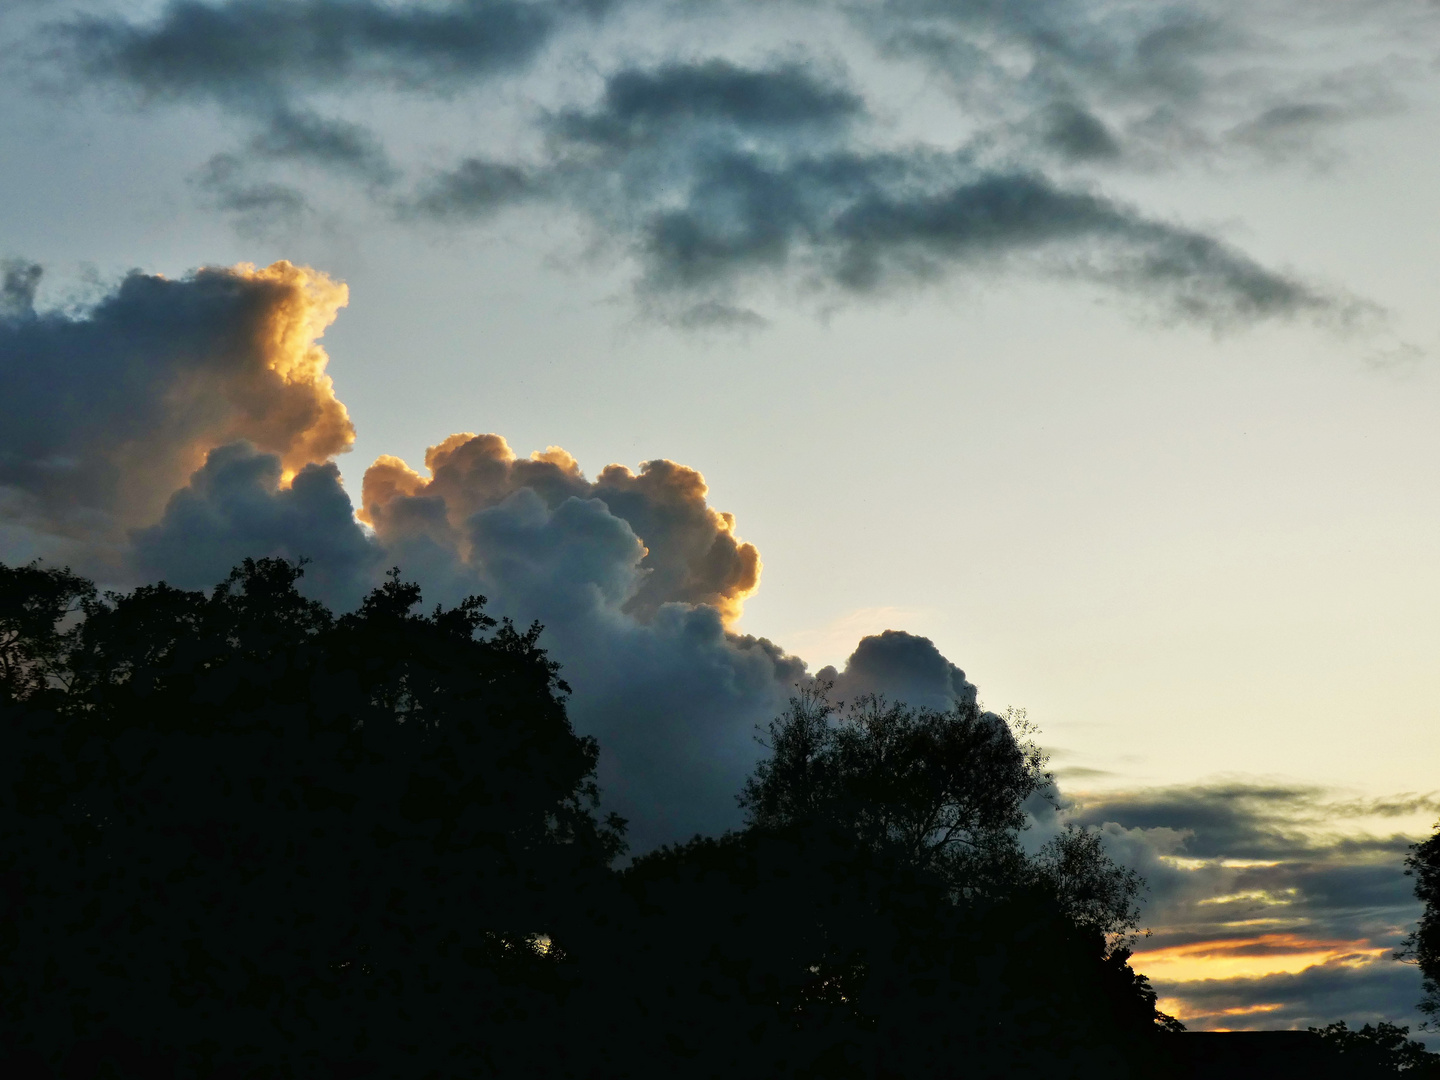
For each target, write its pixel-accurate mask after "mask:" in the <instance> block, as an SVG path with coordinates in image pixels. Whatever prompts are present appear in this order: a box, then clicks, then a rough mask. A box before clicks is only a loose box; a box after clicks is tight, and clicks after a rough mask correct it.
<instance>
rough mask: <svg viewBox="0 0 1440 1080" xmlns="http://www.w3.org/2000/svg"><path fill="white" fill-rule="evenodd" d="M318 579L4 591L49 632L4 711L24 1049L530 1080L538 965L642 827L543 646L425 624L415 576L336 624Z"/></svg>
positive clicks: (9, 611) (9, 927)
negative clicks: (504, 1071) (574, 903)
mask: <svg viewBox="0 0 1440 1080" xmlns="http://www.w3.org/2000/svg"><path fill="white" fill-rule="evenodd" d="M41 573H42V575H43V572H41ZM299 574H300V570H299V568H298V567H294V566H291V565H289V564H286V563H284V562H281V561H278V560H265V561H261V562H248V561H247V562H246V563H245V564H244V565H243V566H242V567H241V568H239V569H237V570H236V571H235V572H234V573H233V574H231V576H230V578H229V579H228V580H227V581H226V582H225V583H223V584H222V585H221V586H219V587H218V588H216V589H215V590H214V591H213V592H212V593H211V594H210V595H208V596H207V595H205V594H202V593H195V592H185V591H182V590H178V589H174V588H171V587H169V586H167V585H164V584H160V585H153V586H146V587H144V588H140V589H137V590H135V591H134V592H133V593H130V594H127V595H108V596H106V597H104V598H97V597H96V596H95V595H94V593H93V590H89V589H87V588H86V587H84V586H82V585H78V584H77V583H76V581H75V579H72V578H69V577H68V576H65V575H64V574H63V573H61V574H53V573H52V574H50V575H49V576H48V577H44V576H42V577H36V571H34V569H33V568H24V569H21V570H18V571H16V570H9V569H5V570H3V571H0V580H3V581H4V592H3V595H5V596H6V598H7V608H6V612H5V617H6V618H7V619H8V620H9V621H8V622H7V623H6V624H5V625H6V626H10V625H20V623H19V621H18V617H17V616H16V615H14V614H13V612H14V611H15V610H16V609H17V608H18V610H19V611H20V612H21V613H22V614H23V615H24V616H25V617H26V618H28V619H30V622H29V623H27V624H24V625H23V626H21V629H20V631H19V636H18V637H17V638H15V639H14V640H12V641H11V644H10V646H9V648H10V649H11V651H12V653H13V654H14V655H18V656H19V657H20V658H21V659H20V662H19V663H12V664H11V665H10V667H9V668H8V669H7V670H9V671H12V672H15V671H18V672H19V673H20V674H19V676H18V677H12V678H10V679H9V681H8V682H7V684H6V694H5V697H4V699H3V701H0V709H3V713H0V724H3V726H0V734H3V739H4V747H3V754H0V759H3V764H0V768H3V769H4V775H3V778H0V779H3V783H0V800H3V801H0V841H3V848H0V860H3V861H0V873H3V875H4V881H5V894H4V895H5V901H6V912H5V919H4V926H5V931H4V935H3V938H0V1007H3V1010H4V1016H5V1028H4V1035H5V1037H6V1039H7V1040H8V1041H9V1042H10V1044H11V1045H10V1046H9V1048H8V1049H9V1050H10V1051H11V1053H12V1054H16V1055H21V1056H24V1055H29V1057H30V1058H33V1059H36V1060H37V1061H38V1062H41V1063H45V1064H49V1065H59V1064H61V1062H62V1060H64V1059H67V1058H68V1059H69V1060H71V1061H72V1063H73V1061H74V1060H75V1058H76V1055H80V1056H81V1057H83V1055H84V1054H86V1053H91V1052H98V1051H96V1050H95V1048H96V1047H101V1048H105V1047H109V1049H107V1050H105V1053H106V1054H108V1055H110V1056H112V1057H113V1056H115V1055H116V1054H120V1056H121V1057H123V1056H124V1054H122V1053H121V1049H124V1048H127V1047H128V1050H125V1052H126V1053H129V1054H130V1055H131V1056H132V1057H134V1058H135V1060H137V1061H142V1060H147V1059H146V1057H145V1055H147V1054H148V1055H152V1056H153V1055H160V1056H161V1057H163V1058H164V1059H165V1060H166V1061H168V1062H169V1063H170V1065H169V1068H171V1069H175V1068H178V1069H179V1070H180V1071H181V1072H182V1074H185V1075H207V1074H210V1073H212V1072H213V1071H214V1070H216V1069H223V1068H229V1069H239V1070H241V1072H242V1073H244V1074H250V1075H262V1076H302V1075H306V1076H308V1075H315V1074H316V1073H317V1072H320V1071H324V1070H326V1069H330V1070H334V1069H342V1070H343V1069H344V1068H345V1067H346V1062H347V1061H348V1062H350V1063H352V1064H358V1063H362V1062H371V1063H374V1062H377V1061H379V1062H386V1063H393V1062H398V1061H405V1062H406V1063H407V1064H408V1068H407V1070H406V1072H407V1073H408V1074H409V1075H415V1076H421V1075H426V1074H427V1073H428V1072H429V1071H431V1070H432V1069H434V1068H436V1067H438V1066H439V1065H440V1064H441V1063H442V1062H445V1061H449V1060H455V1059H457V1058H458V1059H461V1060H465V1059H469V1060H474V1061H481V1060H483V1061H486V1062H487V1063H488V1065H489V1066H490V1067H491V1068H500V1067H502V1066H504V1065H505V1064H506V1063H507V1062H508V1063H509V1065H510V1066H511V1067H518V1065H519V1062H518V1060H517V1058H521V1057H523V1058H527V1059H528V1057H529V1056H530V1055H529V1045H532V1044H527V1040H534V1039H539V1038H541V1037H542V1032H543V1031H544V1030H545V1029H546V1027H547V1025H548V1024H549V1023H551V1022H553V1020H554V1013H555V1008H556V1007H557V1006H556V1001H557V999H556V996H555V995H556V993H557V992H558V990H557V986H558V982H559V980H561V979H562V976H563V970H562V969H563V964H562V963H561V961H560V955H559V952H558V950H554V951H550V952H547V951H545V950H543V949H540V948H538V947H537V946H536V942H539V941H542V940H543V939H542V937H541V935H543V934H545V933H546V932H547V931H548V930H549V929H550V927H551V925H552V924H553V923H554V922H555V921H557V920H559V919H560V918H561V913H560V912H559V911H558V910H557V906H558V903H559V899H558V898H560V897H563V896H567V895H571V894H573V893H575V891H576V889H577V887H578V886H579V884H580V882H581V881H583V879H584V878H585V877H586V876H587V875H588V876H591V877H593V876H596V875H601V874H604V873H605V872H606V865H607V863H608V862H609V861H610V859H611V858H612V856H613V855H614V854H615V853H616V852H617V851H618V849H619V846H620V833H619V830H618V823H616V822H613V821H612V822H610V823H608V824H606V823H601V822H598V821H597V820H596V819H595V817H594V813H593V808H594V806H595V803H596V799H597V790H596V787H595V781H594V769H595V763H596V758H597V755H598V748H597V747H596V746H595V744H594V742H593V741H592V740H587V739H582V738H578V737H577V736H575V734H574V733H573V731H572V730H571V729H570V726H569V722H568V720H567V718H566V714H565V706H564V701H563V690H562V684H561V683H560V681H559V679H558V675H557V670H556V666H555V664H554V663H552V662H551V661H549V660H548V659H547V658H546V656H545V654H544V652H543V651H542V650H541V649H540V648H539V647H538V644H537V638H538V634H539V628H538V627H532V628H531V629H530V630H529V631H526V632H520V631H518V630H516V629H515V628H514V627H513V626H510V625H509V624H508V623H507V624H503V625H501V626H499V628H498V629H496V627H495V623H494V621H493V620H491V619H489V618H488V617H487V616H485V615H484V613H483V600H481V599H479V598H476V599H473V600H470V601H467V602H466V603H464V604H462V605H461V606H459V607H457V608H453V609H449V610H442V609H436V610H435V611H434V612H433V613H432V614H430V615H421V614H416V613H415V611H414V609H415V607H416V606H417V605H418V603H419V600H420V594H419V590H418V589H417V588H416V587H415V586H413V585H409V584H406V583H403V582H402V581H400V579H399V577H398V574H396V575H393V576H392V577H391V578H390V580H388V581H387V582H386V584H385V585H384V586H383V587H382V588H380V589H378V590H376V591H375V592H373V593H372V594H371V595H370V596H369V597H368V598H367V599H366V600H365V602H364V604H363V605H362V607H361V608H360V610H359V611H357V612H356V613H354V614H352V615H347V616H344V617H342V618H340V619H335V618H333V617H332V616H331V614H330V613H329V612H328V611H326V610H325V609H324V608H323V607H321V606H320V605H318V604H315V603H313V602H311V601H308V600H305V599H304V598H303V597H302V596H301V595H300V594H299V593H298V591H297V590H296V588H295V582H296V579H297V578H298V577H299ZM17 594H21V595H28V596H29V597H31V598H32V599H29V600H27V601H24V602H21V603H19V604H18V605H17V604H16V603H15V602H14V600H13V597H14V596H16V595H17ZM76 600H78V601H79V603H80V606H81V607H82V608H83V615H84V618H83V621H81V622H79V623H78V625H77V626H75V627H72V628H70V629H63V618H64V616H65V614H66V613H67V612H69V611H71V610H72V609H73V606H74V602H75V601H76ZM47 620H48V622H47ZM489 631H493V632H490V633H488V636H487V634H486V632H489ZM42 673H43V675H44V676H45V677H43V678H42V677H41V676H42ZM317 1033H323V1036H320V1037H317ZM116 1047H120V1048H121V1049H116ZM152 1064H153V1063H152ZM72 1067H73V1066H72ZM150 1067H151V1066H143V1067H141V1066H137V1068H141V1071H142V1073H143V1072H144V1071H145V1070H146V1069H149V1068H150ZM528 1071H531V1072H533V1071H534V1070H533V1069H531V1070H528Z"/></svg>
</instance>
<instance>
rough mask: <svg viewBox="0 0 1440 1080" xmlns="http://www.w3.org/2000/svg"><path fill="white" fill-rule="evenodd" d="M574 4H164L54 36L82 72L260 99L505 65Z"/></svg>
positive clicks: (320, 0) (439, 79)
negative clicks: (63, 39)
mask: <svg viewBox="0 0 1440 1080" xmlns="http://www.w3.org/2000/svg"><path fill="white" fill-rule="evenodd" d="M597 6H598V5H597ZM583 7H584V5H582V4H580V3H576V4H573V5H567V4H557V3H546V2H544V0H533V2H532V0H459V2H456V3H450V4H445V5H437V4H429V3H408V4H407V3H399V4H392V3H381V2H378V0H229V2H219V3H204V2H200V0H172V2H171V3H169V4H168V5H167V6H166V7H165V8H164V9H163V10H162V12H161V14H160V16H159V18H158V19H156V20H154V21H153V22H148V23H135V22H131V21H128V20H126V19H124V18H123V17H109V18H102V17H89V18H84V19H81V20H78V21H76V22H74V23H71V24H70V25H69V26H67V27H66V28H65V35H66V36H67V37H68V38H69V40H70V42H71V43H72V44H73V46H74V47H75V48H76V49H77V50H78V52H79V54H80V56H81V58H82V59H83V60H84V62H85V64H86V65H87V67H88V68H89V70H91V71H92V72H93V73H95V74H97V75H103V76H109V77H113V78H118V79H121V80H124V81H125V82H128V83H130V84H132V85H133V86H135V87H137V88H138V89H140V90H141V91H143V92H145V93H146V94H149V95H154V96H164V97H186V96H193V95H203V96H210V97H215V98H219V99H222V100H226V101H230V102H241V101H245V100H246V99H253V98H259V99H261V100H263V101H267V102H268V101H270V100H271V99H272V98H273V97H274V96H275V95H276V94H277V93H279V92H281V91H287V90H291V89H299V90H304V89H310V88H315V87H325V86H342V87H345V88H351V87H353V86H354V85H355V84H357V83H374V82H382V83H386V84H389V85H392V86H399V87H403V88H407V89H421V90H436V89H440V88H443V87H447V86H453V85H455V84H457V83H460V82H463V81H466V80H471V79H475V78H479V77H483V76H487V75H490V74H493V73H495V72H499V71H505V70H512V69H514V68H516V67H518V66H521V65H523V64H525V63H526V62H527V61H529V60H530V59H531V58H533V57H534V55H535V54H536V53H537V52H538V51H539V49H540V48H541V47H542V46H543V45H544V44H545V42H546V40H547V39H548V38H549V36H550V35H551V33H552V32H553V31H554V29H555V27H556V25H557V23H558V22H559V21H560V20H561V19H563V18H564V17H565V16H566V15H568V14H571V13H577V12H579V11H580V10H582V9H583Z"/></svg>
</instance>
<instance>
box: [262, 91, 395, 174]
mask: <svg viewBox="0 0 1440 1080" xmlns="http://www.w3.org/2000/svg"><path fill="white" fill-rule="evenodd" d="M250 149H251V151H252V152H253V153H255V154H257V155H259V156H261V157H266V158H271V159H274V160H280V161H284V160H296V161H307V162H311V163H314V164H318V165H323V166H326V167H328V168H331V169H338V170H340V171H343V172H348V173H351V174H353V175H354V176H356V177H359V178H361V179H366V180H372V181H376V182H383V181H386V180H389V179H390V178H391V177H392V176H393V175H394V173H395V168H394V166H393V165H392V164H391V163H390V161H389V158H388V157H387V155H386V153H385V148H384V147H383V146H382V145H381V143H380V140H379V139H378V138H376V136H375V134H374V133H373V132H372V131H370V130H369V129H368V128H365V127H362V126H361V125H359V124H354V123H350V122H348V121H345V120H335V119H330V118H326V117H323V116H317V115H316V114H314V113H312V112H308V111H305V110H298V111H297V110H294V109H286V108H281V109H277V110H276V111H275V112H274V113H273V114H272V115H271V116H270V119H269V122H268V124H267V125H266V127H265V128H264V130H263V131H261V132H260V134H258V135H256V136H255V137H254V138H253V139H252V140H251V141H250Z"/></svg>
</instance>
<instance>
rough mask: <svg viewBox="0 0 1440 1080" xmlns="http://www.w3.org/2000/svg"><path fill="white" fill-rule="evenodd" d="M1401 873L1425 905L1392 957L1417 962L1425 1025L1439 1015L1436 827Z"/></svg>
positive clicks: (1439, 838)
mask: <svg viewBox="0 0 1440 1080" xmlns="http://www.w3.org/2000/svg"><path fill="white" fill-rule="evenodd" d="M1405 873H1406V874H1407V875H1409V876H1411V877H1414V879H1415V897H1416V899H1418V900H1419V901H1420V902H1421V903H1422V904H1424V905H1425V907H1424V909H1423V911H1422V912H1421V913H1420V921H1419V923H1418V924H1417V925H1416V927H1415V929H1414V931H1412V932H1411V934H1410V935H1409V937H1407V938H1406V939H1405V942H1404V944H1403V945H1402V946H1401V949H1400V951H1399V952H1398V953H1396V954H1395V955H1396V957H1397V958H1398V959H1401V960H1407V961H1409V962H1411V963H1414V964H1418V965H1419V967H1420V973H1421V975H1422V976H1423V977H1424V980H1425V983H1424V985H1425V997H1424V999H1423V1000H1421V1002H1420V1006H1419V1008H1420V1011H1421V1012H1422V1013H1423V1014H1424V1015H1425V1016H1426V1018H1427V1019H1426V1025H1425V1026H1429V1025H1430V1024H1433V1023H1434V1022H1435V1018H1436V1017H1437V1016H1440V830H1437V831H1436V833H1435V835H1434V836H1432V837H1430V839H1428V840H1426V841H1425V842H1423V843H1420V844H1416V845H1414V846H1413V847H1411V849H1410V855H1409V856H1408V857H1407V858H1406V860H1405Z"/></svg>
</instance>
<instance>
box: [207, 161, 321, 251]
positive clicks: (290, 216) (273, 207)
mask: <svg viewBox="0 0 1440 1080" xmlns="http://www.w3.org/2000/svg"><path fill="white" fill-rule="evenodd" d="M191 182H192V183H193V184H194V185H195V187H196V188H197V189H198V190H199V191H201V192H202V193H204V196H205V198H206V200H207V201H208V202H209V204H210V206H211V207H212V208H214V209H216V210H221V211H224V212H226V213H228V214H231V215H232V216H233V219H234V221H235V225H236V228H237V230H238V231H239V232H240V233H241V234H242V235H245V236H255V237H264V236H268V235H271V234H272V233H281V234H291V233H294V232H295V230H296V229H298V228H299V227H300V225H301V224H302V223H303V222H304V221H306V220H307V219H308V218H310V217H312V216H313V214H314V209H313V208H312V207H311V205H310V200H309V199H307V198H306V197H305V193H304V192H302V191H300V190H299V189H298V188H294V187H290V186H288V185H286V184H278V183H274V182H272V181H267V180H260V181H256V180H254V179H252V178H250V177H249V176H247V168H246V162H245V160H244V159H242V158H239V157H237V156H236V155H234V154H216V155H215V156H214V157H212V158H211V159H210V160H209V161H207V162H206V163H205V165H204V166H203V167H202V168H201V169H200V170H199V172H198V173H196V175H195V176H194V177H193V178H192V181H191Z"/></svg>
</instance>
